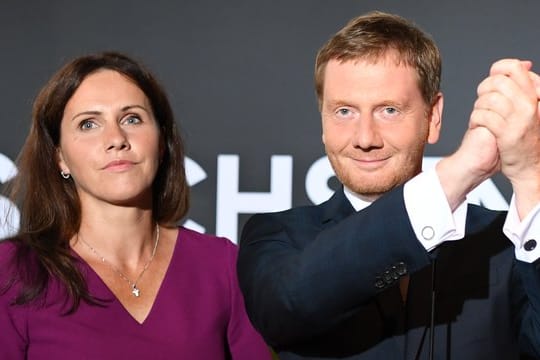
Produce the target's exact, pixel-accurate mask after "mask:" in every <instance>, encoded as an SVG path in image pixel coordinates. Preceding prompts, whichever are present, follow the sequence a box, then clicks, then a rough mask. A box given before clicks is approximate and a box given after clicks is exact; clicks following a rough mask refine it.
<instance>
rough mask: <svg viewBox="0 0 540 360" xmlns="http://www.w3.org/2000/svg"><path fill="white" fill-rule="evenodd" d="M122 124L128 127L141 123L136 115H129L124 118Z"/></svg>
mask: <svg viewBox="0 0 540 360" xmlns="http://www.w3.org/2000/svg"><path fill="white" fill-rule="evenodd" d="M124 122H125V123H126V124H128V125H133V124H138V123H140V122H141V118H140V117H138V116H136V115H130V116H128V117H126V118H125V120H124Z"/></svg>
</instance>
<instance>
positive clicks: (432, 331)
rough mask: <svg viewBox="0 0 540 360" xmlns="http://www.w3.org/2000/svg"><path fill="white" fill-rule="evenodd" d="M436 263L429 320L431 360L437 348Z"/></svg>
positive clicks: (432, 267)
mask: <svg viewBox="0 0 540 360" xmlns="http://www.w3.org/2000/svg"><path fill="white" fill-rule="evenodd" d="M435 262H436V260H435V259H433V261H432V262H431V314H430V315H431V317H430V320H429V360H433V352H434V351H435V350H434V347H435Z"/></svg>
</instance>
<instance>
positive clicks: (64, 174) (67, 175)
mask: <svg viewBox="0 0 540 360" xmlns="http://www.w3.org/2000/svg"><path fill="white" fill-rule="evenodd" d="M60 175H62V177H63V178H64V179H69V178H70V177H71V174H70V173H65V172H64V170H62V171H60Z"/></svg>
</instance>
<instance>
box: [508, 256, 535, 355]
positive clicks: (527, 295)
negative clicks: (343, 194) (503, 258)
mask: <svg viewBox="0 0 540 360" xmlns="http://www.w3.org/2000/svg"><path fill="white" fill-rule="evenodd" d="M515 270H516V274H515V276H514V279H513V284H512V285H513V292H512V295H513V301H514V305H515V308H516V309H517V311H516V313H517V316H516V317H515V318H516V320H517V321H516V323H517V326H518V331H519V343H520V349H521V351H522V352H523V353H526V354H529V355H531V356H533V357H534V358H535V359H540V262H538V261H537V262H535V263H527V262H524V261H520V260H516V261H515Z"/></svg>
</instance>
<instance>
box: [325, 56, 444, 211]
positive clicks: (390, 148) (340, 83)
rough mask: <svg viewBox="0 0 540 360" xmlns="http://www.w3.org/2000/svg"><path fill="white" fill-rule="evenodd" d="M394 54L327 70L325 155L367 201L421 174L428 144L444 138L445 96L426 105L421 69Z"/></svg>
mask: <svg viewBox="0 0 540 360" xmlns="http://www.w3.org/2000/svg"><path fill="white" fill-rule="evenodd" d="M394 56H395V55H394V54H392V53H389V54H387V55H386V57H382V58H381V59H379V60H377V61H376V62H374V61H366V60H363V59H359V60H351V61H345V62H340V61H338V60H335V59H333V60H330V61H329V62H328V64H327V66H326V71H325V74H324V88H323V98H322V105H321V115H322V128H323V134H322V139H323V143H324V145H325V149H326V154H327V155H328V158H329V160H330V163H331V164H332V167H333V168H334V171H335V173H336V175H337V177H338V178H339V180H340V181H341V182H342V183H343V184H344V185H345V186H347V187H348V188H349V189H351V190H352V191H354V192H355V193H357V194H359V195H360V196H361V197H362V198H363V199H365V200H368V201H372V200H375V199H376V198H378V197H379V196H381V195H382V194H384V193H385V192H387V191H389V190H391V189H393V188H394V187H396V186H398V185H400V184H402V183H404V182H406V181H407V180H409V179H410V178H412V177H414V176H415V175H417V174H418V173H419V172H420V171H421V168H422V157H423V152H424V146H425V144H426V143H431V144H432V143H435V142H436V141H437V140H438V137H439V130H440V124H441V112H442V103H443V101H442V95H439V96H438V98H437V100H436V101H435V104H434V105H433V106H429V105H427V104H426V103H425V101H424V99H423V97H422V94H421V92H420V88H419V85H418V76H417V74H416V71H415V70H414V69H413V68H411V67H409V66H405V65H402V64H399V65H398V64H397V61H395V57H394Z"/></svg>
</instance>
